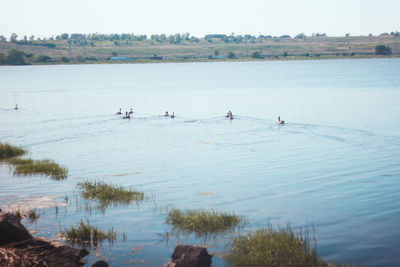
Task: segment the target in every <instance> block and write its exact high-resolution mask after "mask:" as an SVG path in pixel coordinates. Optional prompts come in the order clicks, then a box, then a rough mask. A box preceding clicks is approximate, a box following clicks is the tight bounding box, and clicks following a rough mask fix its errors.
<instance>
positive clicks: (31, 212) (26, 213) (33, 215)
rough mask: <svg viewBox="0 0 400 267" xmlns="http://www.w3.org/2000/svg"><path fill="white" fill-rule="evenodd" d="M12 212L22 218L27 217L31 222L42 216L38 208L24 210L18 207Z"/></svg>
mask: <svg viewBox="0 0 400 267" xmlns="http://www.w3.org/2000/svg"><path fill="white" fill-rule="evenodd" d="M10 213H11V214H13V215H14V216H16V217H18V218H20V219H27V220H28V221H29V222H30V223H33V222H35V221H36V220H37V219H39V217H40V213H39V211H38V210H36V209H32V210H28V211H23V210H21V209H19V208H18V209H16V210H12V211H11V212H10Z"/></svg>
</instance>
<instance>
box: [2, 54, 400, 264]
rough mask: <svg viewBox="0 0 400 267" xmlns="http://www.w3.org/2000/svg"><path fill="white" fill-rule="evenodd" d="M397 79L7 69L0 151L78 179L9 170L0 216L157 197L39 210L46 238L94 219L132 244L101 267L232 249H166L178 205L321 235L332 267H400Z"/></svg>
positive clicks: (275, 70)
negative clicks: (93, 191)
mask: <svg viewBox="0 0 400 267" xmlns="http://www.w3.org/2000/svg"><path fill="white" fill-rule="evenodd" d="M399 77H400V60H399V59H368V60H332V61H331V60H323V61H288V62H284V61H282V62H243V63H196V64H134V65H87V66H86V65H79V66H25V67H0V141H2V142H10V143H13V144H16V145H21V146H23V147H24V148H26V149H28V150H29V152H30V154H29V156H30V157H32V158H35V159H42V158H51V159H54V160H55V161H56V162H58V163H60V164H63V165H65V166H66V167H67V168H68V169H69V177H68V179H67V180H65V181H61V182H56V181H52V180H50V179H49V178H45V177H40V176H34V177H18V176H13V175H12V171H11V172H10V169H9V167H8V166H5V165H4V164H3V165H0V188H1V190H0V206H5V205H9V204H10V203H15V201H16V200H17V199H24V198H25V199H26V198H29V197H36V196H55V197H56V201H58V202H63V198H64V197H65V195H66V194H67V195H70V196H72V195H73V194H74V193H76V192H78V190H77V188H76V184H77V183H79V182H80V181H83V180H85V179H90V180H95V179H97V180H102V181H105V182H110V183H114V184H118V185H123V186H127V187H128V186H132V187H134V188H135V189H138V190H140V191H143V192H145V193H147V194H148V195H149V196H151V199H150V200H147V201H145V202H143V203H142V204H140V205H138V206H136V205H132V206H129V207H118V208H113V209H109V210H107V212H106V213H105V215H102V214H99V213H92V214H91V215H89V214H87V213H85V212H83V211H79V210H77V207H76V206H77V205H76V203H74V202H73V201H72V202H70V204H69V205H68V207H66V208H60V209H59V212H58V216H56V212H55V208H53V207H49V208H45V209H43V210H42V216H41V217H40V219H39V221H38V222H37V224H32V225H30V228H33V229H35V230H37V231H38V233H37V235H40V236H47V237H53V238H54V237H55V236H56V234H57V233H58V232H59V230H60V228H62V227H69V226H70V225H73V224H75V223H77V222H79V220H80V219H85V218H90V220H91V222H93V223H94V224H96V225H100V226H101V227H102V228H103V229H107V228H111V227H112V226H113V227H114V229H115V230H116V231H117V232H125V233H126V234H127V236H128V240H127V241H126V242H122V241H117V242H116V243H115V244H114V245H113V246H109V245H108V244H107V243H105V244H104V245H103V250H100V251H97V252H96V253H92V254H91V255H90V256H89V257H88V259H89V261H90V262H92V261H95V260H96V259H100V258H105V259H107V260H108V261H109V262H110V263H111V264H113V265H123V264H127V265H135V264H136V265H140V266H141V265H147V266H157V265H161V264H162V263H165V262H166V261H168V259H169V257H170V255H171V253H172V251H173V248H174V247H175V245H176V243H177V242H185V243H191V244H202V243H207V244H208V245H209V246H211V248H209V250H212V251H216V252H219V251H221V250H222V249H223V246H224V241H223V238H222V237H221V239H219V240H214V241H210V240H208V241H204V240H197V239H194V238H181V239H180V240H177V239H175V238H172V239H170V240H169V242H168V243H167V242H166V241H165V240H163V239H162V237H161V236H162V235H163V234H164V233H165V232H166V231H169V230H170V228H169V226H168V225H165V224H164V220H165V212H163V211H162V209H160V208H163V207H165V206H167V205H170V206H174V207H177V208H215V209H219V210H223V211H233V212H235V213H236V214H237V215H241V216H243V217H245V218H247V219H248V220H249V221H250V223H249V226H248V227H250V228H257V227H259V226H262V225H265V224H266V223H268V222H270V223H272V224H273V225H277V224H286V223H291V224H292V225H294V226H304V225H314V226H315V231H316V234H317V238H318V252H319V255H320V256H322V257H323V258H324V259H326V260H334V261H337V262H345V263H357V262H358V258H360V259H361V263H362V264H363V265H364V266H399V265H400V259H399V257H398V255H399V254H400V228H399V227H398V226H399V221H400V194H399V190H400V80H399ZM16 103H17V104H18V106H19V107H20V109H19V110H18V111H15V110H14V109H12V108H13V107H14V105H15V104H16ZM120 107H122V109H123V111H125V110H129V108H130V107H133V108H134V110H135V111H136V112H135V113H134V116H133V118H132V119H131V120H123V119H121V117H119V116H117V115H114V114H115V112H117V111H118V110H119V108H120ZM167 110H168V111H169V112H170V113H172V112H175V114H176V118H175V119H174V120H172V119H169V118H164V117H162V116H160V115H161V114H163V113H164V112H165V111H167ZM228 110H232V111H233V113H234V115H236V117H235V119H234V120H232V121H228V120H226V119H225V118H224V115H225V114H226V112H227V111H228ZM278 115H280V116H281V118H282V119H283V120H285V121H286V123H287V124H286V125H285V126H281V127H279V126H278V125H277V124H276V118H277V116H278ZM204 192H206V194H205V193H204ZM133 247H138V248H139V249H138V250H137V252H136V253H131V251H132V248H133ZM223 264H224V262H223V260H221V259H220V258H218V257H214V259H213V266H221V265H223Z"/></svg>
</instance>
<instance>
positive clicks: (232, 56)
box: [228, 51, 236, 59]
mask: <svg viewBox="0 0 400 267" xmlns="http://www.w3.org/2000/svg"><path fill="white" fill-rule="evenodd" d="M228 58H230V59H233V58H236V55H235V53H233V52H232V51H231V52H229V53H228Z"/></svg>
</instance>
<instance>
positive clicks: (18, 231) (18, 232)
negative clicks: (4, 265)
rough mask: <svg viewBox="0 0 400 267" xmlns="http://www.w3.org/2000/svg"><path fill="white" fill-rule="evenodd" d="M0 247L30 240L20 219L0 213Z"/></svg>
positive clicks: (29, 235)
mask: <svg viewBox="0 0 400 267" xmlns="http://www.w3.org/2000/svg"><path fill="white" fill-rule="evenodd" d="M0 236H1V238H0V246H4V245H8V244H11V243H14V242H21V241H25V240H28V239H31V238H32V235H31V234H30V233H29V232H28V230H26V228H25V227H24V226H23V225H22V223H21V219H20V218H18V217H17V216H15V215H13V214H11V213H4V212H0Z"/></svg>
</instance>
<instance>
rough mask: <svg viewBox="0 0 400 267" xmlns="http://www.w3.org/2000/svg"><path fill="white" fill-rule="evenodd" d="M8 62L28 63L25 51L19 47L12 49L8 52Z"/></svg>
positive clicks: (11, 63) (13, 63)
mask: <svg viewBox="0 0 400 267" xmlns="http://www.w3.org/2000/svg"><path fill="white" fill-rule="evenodd" d="M7 62H8V64H10V65H26V64H27V63H26V57H25V53H24V52H23V51H20V50H17V49H12V50H11V51H10V52H8V55H7Z"/></svg>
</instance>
